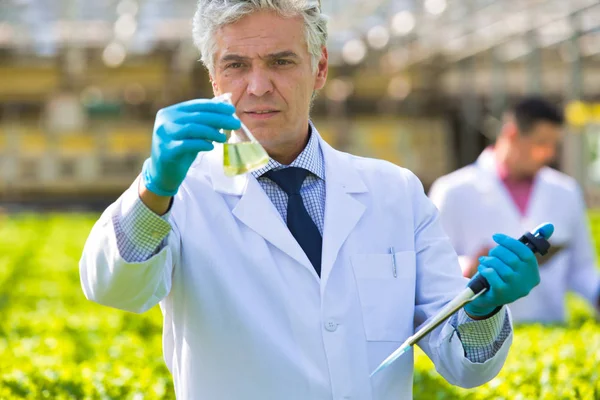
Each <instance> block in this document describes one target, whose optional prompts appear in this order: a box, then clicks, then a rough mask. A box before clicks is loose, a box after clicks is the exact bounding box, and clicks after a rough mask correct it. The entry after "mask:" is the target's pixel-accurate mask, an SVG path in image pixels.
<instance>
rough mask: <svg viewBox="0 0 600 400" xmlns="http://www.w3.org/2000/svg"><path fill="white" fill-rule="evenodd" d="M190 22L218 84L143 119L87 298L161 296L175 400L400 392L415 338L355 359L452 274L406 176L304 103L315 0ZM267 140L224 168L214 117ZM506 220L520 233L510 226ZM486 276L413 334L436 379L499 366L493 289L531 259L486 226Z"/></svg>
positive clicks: (86, 275) (230, 10) (312, 73)
mask: <svg viewBox="0 0 600 400" xmlns="http://www.w3.org/2000/svg"><path fill="white" fill-rule="evenodd" d="M194 27H195V29H194V37H195V42H196V43H197V45H198V47H199V49H200V53H201V57H202V60H203V62H204V63H205V65H206V66H207V69H208V71H209V73H210V79H211V82H212V86H213V90H214V94H215V95H217V96H219V95H222V94H224V93H231V94H232V101H233V104H234V106H232V105H228V104H226V103H224V102H221V101H219V100H218V99H194V100H189V101H185V102H183V103H179V104H174V105H171V106H169V107H166V108H164V109H162V110H160V111H159V112H158V113H157V115H156V120H155V126H154V131H153V133H152V147H151V150H150V156H149V157H148V159H147V160H146V162H145V163H144V165H143V167H142V171H141V174H140V176H139V177H138V178H137V179H135V181H134V182H133V184H132V185H131V187H130V188H129V189H127V190H126V191H125V193H123V194H122V195H121V197H120V198H119V199H118V200H116V201H115V203H113V204H112V205H110V206H109V207H108V208H107V209H106V210H105V212H104V213H103V215H102V216H101V217H100V219H99V220H98V221H97V222H96V224H95V225H94V227H93V228H92V231H91V233H90V235H89V237H88V239H87V241H86V244H85V247H84V249H83V254H82V257H81V261H80V275H81V284H82V288H83V292H84V293H85V296H86V297H87V298H88V299H90V300H93V301H95V302H97V303H99V304H103V305H106V306H110V307H114V308H118V309H121V310H127V311H130V312H135V313H142V312H145V311H147V310H149V309H151V308H152V307H154V306H156V305H157V304H159V305H160V306H161V310H162V312H163V315H164V331H163V338H164V346H163V347H164V357H165V362H166V364H167V366H168V368H169V370H170V371H171V374H172V375H173V379H174V386H175V392H176V396H177V398H178V399H181V400H184V399H211V400H212V399H215V400H216V399H219V400H245V399H247V400H255V399H261V400H262V399H285V400H308V399H310V400H321V399H323V400H324V399H336V400H338V399H339V400H342V399H356V400H392V399H394V400H399V399H410V398H412V385H413V382H412V377H413V353H412V352H410V353H409V354H407V355H405V356H403V357H402V358H401V359H398V360H397V361H396V362H395V363H394V364H392V365H391V366H390V367H389V368H387V369H385V370H383V371H381V372H380V373H378V374H377V375H375V376H373V377H372V378H371V377H370V373H371V372H372V371H373V370H374V369H375V368H376V367H377V366H378V365H379V363H380V362H381V361H383V360H384V359H385V358H386V357H387V356H388V355H390V354H391V353H392V352H393V351H394V350H395V349H396V348H397V347H398V346H399V345H400V344H401V343H402V342H403V341H404V340H405V339H407V338H408V337H409V336H411V335H412V334H413V333H414V332H415V329H418V328H419V327H420V326H421V325H422V324H423V323H424V322H425V321H426V320H427V319H428V318H430V317H431V316H432V315H434V314H436V313H437V312H438V311H440V309H442V308H443V307H444V306H445V305H446V304H447V303H448V302H449V301H450V300H451V299H453V298H454V297H455V296H456V295H457V294H458V293H459V292H461V291H462V290H463V289H464V288H465V286H466V284H467V280H466V279H465V278H464V277H463V276H462V274H461V272H460V267H459V264H458V259H457V256H456V253H455V251H454V250H453V248H452V245H451V243H450V241H449V240H448V238H447V236H446V235H444V233H443V230H442V226H441V224H440V222H439V219H438V216H437V210H436V209H435V207H434V205H433V204H432V203H431V201H430V200H429V199H428V198H427V195H426V193H425V191H424V190H423V186H422V185H421V182H420V181H419V180H418V178H417V177H416V176H415V175H414V174H413V173H411V172H410V171H408V170H406V169H403V168H400V167H398V166H396V165H393V164H391V163H387V162H384V161H381V160H375V159H369V158H363V157H357V156H353V155H350V154H347V153H343V152H340V151H336V150H334V149H333V148H332V147H330V146H329V145H328V144H327V143H326V142H325V141H323V139H322V138H321V136H320V135H319V132H318V129H317V127H316V126H315V125H314V124H313V123H312V121H311V120H310V115H309V110H310V107H311V103H312V99H313V98H314V96H315V93H316V92H317V91H318V90H320V89H321V88H322V87H323V86H324V85H325V81H326V77H327V71H328V53H327V47H326V40H327V24H326V18H325V16H324V15H323V14H322V13H321V9H320V5H319V4H318V2H317V1H301V0H200V1H199V2H198V9H197V12H196V16H195V20H194ZM234 112H235V114H236V115H238V116H239V118H240V119H241V120H242V121H243V122H244V124H245V125H246V126H247V127H248V128H249V129H250V131H251V132H252V133H253V134H254V136H255V137H256V138H257V140H258V141H259V142H260V143H261V144H262V146H263V147H264V148H265V149H266V151H267V153H268V154H269V156H270V160H269V163H268V164H267V165H266V166H265V167H263V168H262V169H258V170H255V171H252V172H251V173H248V174H244V175H240V176H235V177H229V176H227V175H225V174H224V171H223V145H222V144H223V142H224V141H225V135H223V134H222V133H220V132H219V129H225V130H230V129H239V128H240V120H239V119H237V118H235V117H234V116H233V113H234ZM519 235H520V233H519ZM495 241H496V242H497V246H496V247H495V248H494V250H492V251H491V253H490V257H488V258H487V259H486V260H484V261H483V262H482V265H485V268H484V269H483V274H484V276H485V277H486V278H487V279H488V281H489V282H490V284H491V290H489V291H488V292H486V293H485V294H484V295H482V296H480V297H478V298H477V299H475V300H473V301H472V302H470V303H468V304H467V305H466V306H465V307H464V308H463V309H461V310H460V311H459V312H457V313H456V314H454V315H453V316H452V317H451V318H449V319H448V320H447V321H446V322H445V323H444V324H442V325H440V326H439V327H438V328H436V329H435V330H434V331H432V332H431V333H430V334H429V335H428V336H427V337H425V338H424V339H423V340H422V341H421V342H420V343H419V345H420V347H421V348H422V349H423V350H424V351H425V353H426V354H427V355H428V356H429V357H430V358H431V360H433V362H434V364H435V366H436V368H437V370H438V371H439V372H440V374H441V375H442V376H443V377H444V378H445V379H446V380H447V381H448V382H450V383H452V384H454V385H459V386H462V387H473V386H477V385H481V384H483V383H485V382H488V381H489V380H490V379H492V378H493V377H494V376H496V375H497V374H498V372H499V371H500V369H501V368H502V366H503V365H504V362H505V360H506V357H507V354H508V350H509V347H510V345H511V343H512V335H513V330H512V323H511V319H510V312H509V311H508V310H507V307H506V306H505V304H507V303H510V302H512V301H514V300H515V299H517V298H519V297H522V296H526V295H527V293H529V291H530V290H531V289H532V288H533V287H535V285H537V284H538V283H539V273H538V269H537V260H536V258H535V256H534V255H533V253H532V252H531V251H530V250H529V249H528V248H527V247H526V246H525V245H524V244H523V243H520V242H519V241H518V240H517V239H515V238H512V237H509V236H506V235H503V234H498V235H495Z"/></svg>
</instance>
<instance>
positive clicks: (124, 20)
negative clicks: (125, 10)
mask: <svg viewBox="0 0 600 400" xmlns="http://www.w3.org/2000/svg"><path fill="white" fill-rule="evenodd" d="M136 29H137V22H136V21H135V18H134V17H133V16H132V15H131V14H124V15H121V16H120V17H119V19H117V22H115V36H116V37H117V39H119V40H128V39H130V38H131V37H132V36H133V34H134V33H135V30H136Z"/></svg>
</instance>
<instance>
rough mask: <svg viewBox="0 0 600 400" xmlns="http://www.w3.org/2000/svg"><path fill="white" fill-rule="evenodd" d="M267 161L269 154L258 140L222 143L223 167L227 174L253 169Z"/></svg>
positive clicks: (262, 165)
mask: <svg viewBox="0 0 600 400" xmlns="http://www.w3.org/2000/svg"><path fill="white" fill-rule="evenodd" d="M268 162H269V155H268V154H267V152H266V151H265V149H264V148H263V147H262V146H261V145H260V143H258V142H239V143H225V144H223V169H224V171H225V175H227V176H235V175H240V174H245V173H247V172H251V171H255V170H257V169H260V168H262V167H264V166H265V165H267V163H268Z"/></svg>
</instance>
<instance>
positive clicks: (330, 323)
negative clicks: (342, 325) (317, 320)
mask: <svg viewBox="0 0 600 400" xmlns="http://www.w3.org/2000/svg"><path fill="white" fill-rule="evenodd" d="M337 326H338V324H337V323H335V322H334V321H327V322H326V323H325V329H327V330H328V331H329V332H335V330H336V329H337Z"/></svg>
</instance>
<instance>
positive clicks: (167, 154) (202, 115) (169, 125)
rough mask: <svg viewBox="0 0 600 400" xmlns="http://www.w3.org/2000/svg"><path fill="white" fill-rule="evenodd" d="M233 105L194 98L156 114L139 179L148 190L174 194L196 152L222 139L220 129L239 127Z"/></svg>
mask: <svg viewBox="0 0 600 400" xmlns="http://www.w3.org/2000/svg"><path fill="white" fill-rule="evenodd" d="M234 112H235V108H234V107H233V106H232V105H230V104H226V103H223V102H219V101H217V100H210V99H195V100H190V101H185V102H183V103H178V104H174V105H172V106H169V107H166V108H163V109H161V110H159V111H158V113H157V114H156V120H155V123H154V132H153V134H152V150H151V155H150V157H149V158H148V159H147V160H146V161H145V162H144V166H143V168H142V178H143V180H144V185H145V186H146V188H147V189H148V190H150V191H151V192H153V193H156V194H157V195H159V196H174V195H175V194H176V193H177V190H178V189H179V185H181V182H183V179H184V178H185V175H186V174H187V171H188V169H189V168H190V166H191V165H192V163H193V162H194V160H195V159H196V156H197V154H198V152H200V151H210V150H212V149H213V148H214V145H213V143H212V142H213V141H215V142H221V143H223V142H225V140H226V136H225V135H224V134H222V133H221V132H219V129H226V130H233V129H239V128H240V125H241V123H240V120H239V119H237V118H236V117H235V116H233V113H234Z"/></svg>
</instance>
